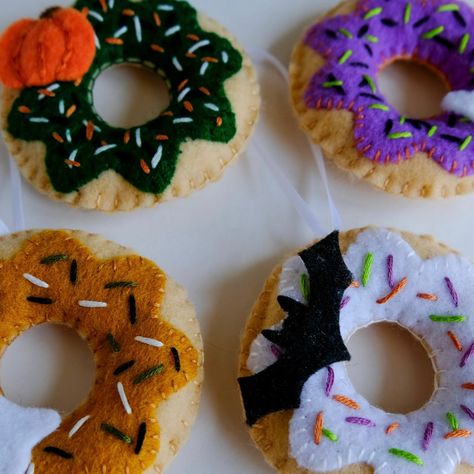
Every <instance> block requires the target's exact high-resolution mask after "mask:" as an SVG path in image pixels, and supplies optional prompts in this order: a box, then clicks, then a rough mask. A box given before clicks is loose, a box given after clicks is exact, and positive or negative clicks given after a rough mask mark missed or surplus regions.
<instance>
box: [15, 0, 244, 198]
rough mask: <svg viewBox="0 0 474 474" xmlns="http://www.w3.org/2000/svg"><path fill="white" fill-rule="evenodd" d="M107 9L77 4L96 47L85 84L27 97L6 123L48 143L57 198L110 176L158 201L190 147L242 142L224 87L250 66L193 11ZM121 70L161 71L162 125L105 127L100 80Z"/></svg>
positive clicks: (147, 5) (151, 5)
mask: <svg viewBox="0 0 474 474" xmlns="http://www.w3.org/2000/svg"><path fill="white" fill-rule="evenodd" d="M100 5H101V4H100V3H99V2H98V1H96V0H79V1H78V2H77V3H76V4H75V8H77V9H79V10H84V11H86V12H87V13H88V19H89V21H90V22H91V24H92V25H93V27H94V30H95V35H96V44H97V52H96V56H95V60H94V62H93V64H92V66H91V68H90V70H89V72H88V73H87V74H86V75H85V76H84V78H83V80H82V81H81V83H80V84H78V83H60V82H57V83H53V84H51V85H50V86H48V90H49V92H51V94H50V93H48V94H47V95H46V96H45V95H44V94H42V93H41V90H38V89H36V88H29V89H25V90H24V91H22V93H21V95H20V96H19V97H18V99H17V100H16V101H15V103H14V105H13V107H12V110H11V112H10V114H9V117H8V131H9V132H10V133H11V134H12V135H13V136H14V137H15V138H19V139H22V140H26V141H31V140H39V141H41V142H43V143H45V145H46V148H47V152H46V158H45V164H46V168H47V172H48V176H49V178H50V180H51V184H52V186H53V187H54V189H55V190H56V191H58V192H60V193H71V192H74V191H77V190H79V189H80V188H82V187H83V186H85V185H86V184H88V183H90V182H91V181H92V180H94V179H96V178H97V177H98V176H100V175H101V174H102V173H104V172H105V171H107V170H109V169H110V170H114V171H116V172H117V173H118V174H120V175H121V176H122V177H123V178H124V179H125V180H126V181H128V182H129V183H130V184H132V185H133V186H134V187H136V188H137V189H139V190H140V191H142V192H146V193H153V194H161V193H162V192H163V191H165V190H166V189H167V187H168V185H169V184H170V182H171V180H172V178H173V176H174V174H175V171H176V164H177V160H178V157H179V155H180V153H181V147H183V146H184V144H185V142H186V141H189V140H206V141H210V142H217V143H228V142H229V141H230V140H232V139H233V138H234V136H235V135H236V117H235V114H234V110H233V106H232V104H231V103H230V101H229V99H228V97H227V95H226V92H225V90H224V83H225V82H226V81H227V80H228V79H229V78H232V77H233V76H234V75H235V74H237V73H238V72H239V71H240V70H241V69H242V64H243V58H242V55H241V53H240V52H239V51H237V50H236V49H235V48H234V47H233V46H232V44H231V43H230V42H229V41H228V40H227V39H225V38H222V37H220V36H218V35H217V34H215V33H209V32H206V31H204V30H203V29H202V28H201V27H200V26H199V23H198V21H197V16H196V15H197V13H196V10H194V9H193V8H192V7H191V6H190V5H189V4H188V3H186V2H181V1H176V0H170V1H169V2H167V3H166V5H163V4H162V3H161V2H159V1H158V0H150V1H147V2H140V3H134V2H130V1H128V0H116V1H114V2H111V1H109V2H106V1H105V0H104V2H103V5H104V6H103V7H102V8H100ZM121 63H130V64H139V65H142V66H144V67H147V68H151V69H152V70H154V71H156V72H157V73H158V74H159V75H161V76H162V77H163V78H164V79H165V80H166V82H167V83H168V85H169V92H170V96H171V103H170V106H169V107H168V109H167V110H166V111H164V112H163V113H162V114H161V115H160V116H159V117H157V118H156V119H153V120H152V121H150V122H148V123H146V124H145V125H143V126H140V127H134V128H132V129H130V130H125V129H121V128H114V127H111V126H110V125H108V124H107V123H106V122H105V121H104V120H102V118H101V117H99V116H98V115H97V113H96V111H95V109H94V106H93V103H92V92H91V90H92V87H93V85H94V82H95V79H96V78H97V76H98V75H99V74H100V73H101V72H102V71H103V70H104V69H106V68H108V67H110V66H112V65H115V64H121ZM25 111H27V113H25ZM30 111H31V112H30Z"/></svg>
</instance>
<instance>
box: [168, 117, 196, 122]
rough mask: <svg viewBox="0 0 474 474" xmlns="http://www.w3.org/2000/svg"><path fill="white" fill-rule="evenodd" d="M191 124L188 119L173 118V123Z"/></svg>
mask: <svg viewBox="0 0 474 474" xmlns="http://www.w3.org/2000/svg"><path fill="white" fill-rule="evenodd" d="M191 122H193V119H192V118H190V117H180V118H175V119H174V120H173V123H191Z"/></svg>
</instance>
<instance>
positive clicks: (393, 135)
mask: <svg viewBox="0 0 474 474" xmlns="http://www.w3.org/2000/svg"><path fill="white" fill-rule="evenodd" d="M411 137H413V134H412V133H411V132H398V133H390V134H389V135H388V138H390V139H391V140H399V139H400V138H411Z"/></svg>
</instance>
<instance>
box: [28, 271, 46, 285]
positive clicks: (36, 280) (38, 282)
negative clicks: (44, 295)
mask: <svg viewBox="0 0 474 474" xmlns="http://www.w3.org/2000/svg"><path fill="white" fill-rule="evenodd" d="M23 278H24V279H25V280H28V281H29V282H30V283H32V284H33V285H36V286H39V287H40V288H49V285H48V284H47V283H46V282H45V281H43V280H40V279H39V278H36V277H35V276H33V275H31V274H30V273H23Z"/></svg>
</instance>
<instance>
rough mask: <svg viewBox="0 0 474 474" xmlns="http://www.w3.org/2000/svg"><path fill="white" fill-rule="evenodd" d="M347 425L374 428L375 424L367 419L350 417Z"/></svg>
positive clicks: (347, 419)
mask: <svg viewBox="0 0 474 474" xmlns="http://www.w3.org/2000/svg"><path fill="white" fill-rule="evenodd" d="M346 421H347V423H352V424H354V425H363V426H369V427H371V428H373V427H374V426H375V423H374V422H373V421H371V420H369V419H367V418H360V417H359V416H348V417H347V418H346Z"/></svg>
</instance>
